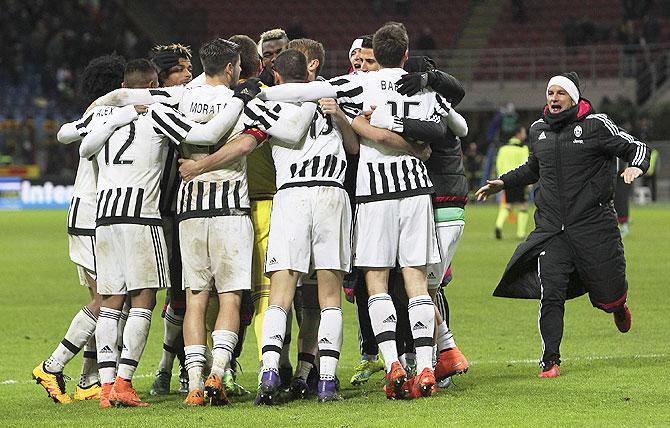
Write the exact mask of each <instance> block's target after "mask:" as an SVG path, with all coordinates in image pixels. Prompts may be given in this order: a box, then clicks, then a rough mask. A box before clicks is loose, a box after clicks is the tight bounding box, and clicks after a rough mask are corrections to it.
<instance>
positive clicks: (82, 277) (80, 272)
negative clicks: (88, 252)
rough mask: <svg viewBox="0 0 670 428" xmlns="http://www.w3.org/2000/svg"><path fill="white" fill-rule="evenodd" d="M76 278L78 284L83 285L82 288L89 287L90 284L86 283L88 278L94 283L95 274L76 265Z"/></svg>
mask: <svg viewBox="0 0 670 428" xmlns="http://www.w3.org/2000/svg"><path fill="white" fill-rule="evenodd" d="M77 276H78V277H79V284H81V285H83V286H84V287H90V286H91V284H89V283H88V277H89V276H90V277H91V278H92V279H93V280H94V281H95V272H91V271H90V270H88V269H86V268H83V267H81V266H79V265H77Z"/></svg>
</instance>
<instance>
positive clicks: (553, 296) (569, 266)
mask: <svg viewBox="0 0 670 428" xmlns="http://www.w3.org/2000/svg"><path fill="white" fill-rule="evenodd" d="M573 260H574V254H573V251H572V248H571V247H570V243H569V242H568V240H567V237H566V236H565V235H564V234H562V233H561V234H558V235H556V236H554V237H553V238H552V239H551V240H550V241H549V242H548V244H547V246H546V247H545V249H544V250H543V251H542V252H541V253H540V255H539V256H538V258H537V272H538V276H539V280H540V290H541V298H540V311H539V313H540V314H539V316H540V321H539V325H540V336H541V338H542V361H544V362H550V361H554V362H557V363H558V362H560V356H561V354H560V351H559V348H560V345H561V339H562V338H563V315H564V313H565V300H566V294H567V290H568V283H569V280H570V274H571V273H572V272H574V271H575V264H574V262H573Z"/></svg>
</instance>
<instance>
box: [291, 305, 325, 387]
mask: <svg viewBox="0 0 670 428" xmlns="http://www.w3.org/2000/svg"><path fill="white" fill-rule="evenodd" d="M301 312H302V320H301V322H300V331H299V333H298V364H297V365H296V368H295V376H296V377H300V378H303V379H307V376H308V375H309V372H310V370H312V367H314V360H315V358H316V352H317V349H318V344H317V342H318V339H319V325H320V324H319V322H320V319H321V309H320V308H318V307H311V306H309V307H308V306H304V305H303V307H302V311H301Z"/></svg>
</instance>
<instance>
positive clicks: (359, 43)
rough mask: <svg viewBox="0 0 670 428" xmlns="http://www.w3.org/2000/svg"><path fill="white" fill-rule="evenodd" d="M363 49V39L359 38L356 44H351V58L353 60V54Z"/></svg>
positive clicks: (355, 41)
mask: <svg viewBox="0 0 670 428" xmlns="http://www.w3.org/2000/svg"><path fill="white" fill-rule="evenodd" d="M362 47H363V38H362V37H359V38H357V39H356V40H354V42H353V43H352V44H351V48H349V58H351V54H352V53H353V52H354V51H355V50H356V49H360V48H362Z"/></svg>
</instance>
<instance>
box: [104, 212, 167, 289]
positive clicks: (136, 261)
mask: <svg viewBox="0 0 670 428" xmlns="http://www.w3.org/2000/svg"><path fill="white" fill-rule="evenodd" d="M95 242H96V251H97V258H96V261H97V268H98V270H97V273H98V294H101V295H119V294H126V293H128V292H130V291H134V290H141V289H144V288H167V287H169V286H170V268H169V267H168V263H167V260H168V258H167V249H166V246H165V238H164V237H163V228H162V227H161V226H149V225H145V224H109V225H105V226H98V227H97V228H96V229H95Z"/></svg>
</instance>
